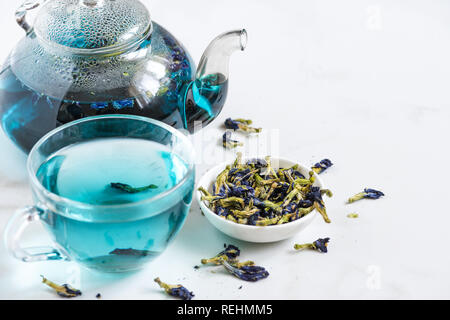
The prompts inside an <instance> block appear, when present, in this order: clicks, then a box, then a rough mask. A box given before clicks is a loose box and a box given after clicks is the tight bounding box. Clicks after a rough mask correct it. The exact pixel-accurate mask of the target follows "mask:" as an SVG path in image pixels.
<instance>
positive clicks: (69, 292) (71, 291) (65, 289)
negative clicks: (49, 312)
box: [41, 276, 81, 298]
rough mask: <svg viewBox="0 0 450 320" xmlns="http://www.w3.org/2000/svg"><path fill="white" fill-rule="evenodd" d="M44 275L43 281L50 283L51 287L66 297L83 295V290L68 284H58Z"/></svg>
mask: <svg viewBox="0 0 450 320" xmlns="http://www.w3.org/2000/svg"><path fill="white" fill-rule="evenodd" d="M41 277H42V282H43V283H45V284H46V285H48V286H49V287H50V288H52V289H54V290H55V291H56V293H57V294H58V295H59V296H61V297H64V298H73V297H77V296H81V291H80V290H78V289H75V288H73V287H71V286H70V285H68V284H63V285H61V286H60V285H57V284H56V283H54V282H52V281H50V280H48V279H46V278H45V277H44V276H41Z"/></svg>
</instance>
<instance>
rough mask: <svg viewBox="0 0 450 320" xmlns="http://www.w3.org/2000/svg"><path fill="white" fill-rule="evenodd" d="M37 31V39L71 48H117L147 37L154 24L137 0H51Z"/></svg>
mask: <svg viewBox="0 0 450 320" xmlns="http://www.w3.org/2000/svg"><path fill="white" fill-rule="evenodd" d="M34 31H35V33H36V35H37V36H38V38H41V39H43V40H44V41H46V42H50V43H51V44H57V45H60V46H64V47H68V48H73V49H81V50H82V51H84V50H85V49H88V50H89V49H103V48H108V49H109V48H111V49H113V48H114V49H118V48H122V47H126V46H128V45H130V44H135V43H136V42H138V41H139V40H142V41H143V40H145V39H146V38H147V37H148V36H149V35H150V34H151V31H152V23H151V19H150V13H149V12H148V10H147V8H146V7H145V6H144V5H143V4H142V3H141V2H140V1H138V0H49V1H47V2H46V3H45V4H44V6H43V7H42V9H41V10H40V11H39V14H38V16H37V17H36V21H35V23H34ZM83 49H84V50H83ZM89 51H91V50H89Z"/></svg>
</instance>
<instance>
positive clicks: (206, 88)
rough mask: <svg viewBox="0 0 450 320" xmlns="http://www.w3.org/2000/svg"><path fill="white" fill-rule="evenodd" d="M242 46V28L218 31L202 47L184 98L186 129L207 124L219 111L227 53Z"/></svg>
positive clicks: (225, 80)
mask: <svg viewBox="0 0 450 320" xmlns="http://www.w3.org/2000/svg"><path fill="white" fill-rule="evenodd" d="M246 45H247V32H246V31H245V29H242V30H235V31H230V32H226V33H223V34H221V35H220V36H218V37H216V38H215V39H214V40H213V41H212V42H211V43H210V44H209V46H208V47H207V48H206V50H205V52H204V53H203V56H202V58H201V59H200V63H199V66H198V69H197V73H196V77H195V80H194V81H193V82H192V83H190V85H189V88H188V90H187V91H186V96H185V99H184V102H185V103H184V120H185V123H184V125H185V128H186V129H188V130H189V131H190V132H194V131H195V129H194V128H198V127H199V125H200V126H201V127H203V126H205V125H207V124H208V123H210V122H211V121H212V120H213V119H214V118H216V117H217V115H218V114H219V113H220V111H221V110H222V108H223V105H224V103H225V100H226V97H227V93H228V76H229V73H228V65H229V61H230V56H231V54H232V53H233V52H235V51H243V50H244V49H245V46H246Z"/></svg>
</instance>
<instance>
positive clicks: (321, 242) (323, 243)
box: [294, 238, 330, 253]
mask: <svg viewBox="0 0 450 320" xmlns="http://www.w3.org/2000/svg"><path fill="white" fill-rule="evenodd" d="M329 241H330V238H324V239H322V238H319V239H317V240H316V241H314V242H313V243H305V244H295V245H294V249H295V250H303V249H312V250H317V251H319V252H322V253H326V252H328V249H327V246H328V242H329Z"/></svg>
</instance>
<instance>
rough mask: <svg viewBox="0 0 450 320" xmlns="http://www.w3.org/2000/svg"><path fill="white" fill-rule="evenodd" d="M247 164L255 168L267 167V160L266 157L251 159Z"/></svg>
mask: <svg viewBox="0 0 450 320" xmlns="http://www.w3.org/2000/svg"><path fill="white" fill-rule="evenodd" d="M245 164H246V165H247V166H250V167H254V168H262V167H267V162H266V160H265V159H250V160H247V162H246V163H245Z"/></svg>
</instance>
